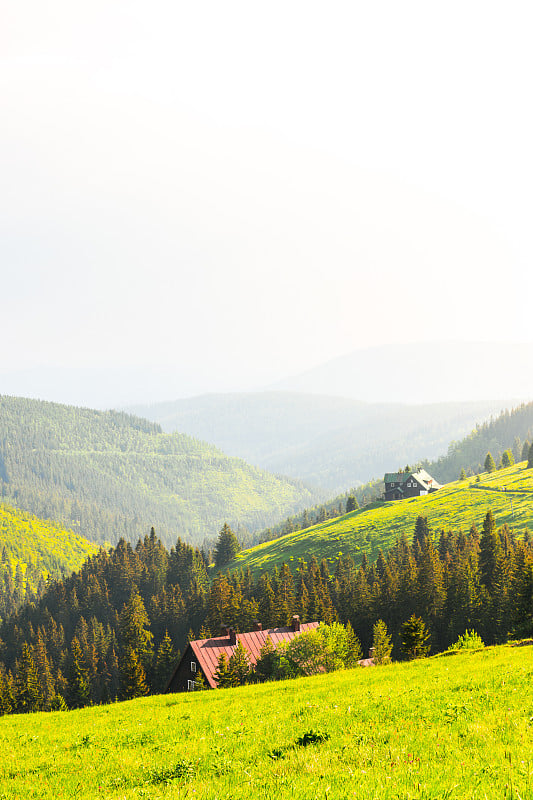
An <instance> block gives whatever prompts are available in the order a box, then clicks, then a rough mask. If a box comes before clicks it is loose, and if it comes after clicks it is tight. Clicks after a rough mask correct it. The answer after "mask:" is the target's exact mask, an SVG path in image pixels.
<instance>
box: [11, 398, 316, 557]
mask: <svg viewBox="0 0 533 800" xmlns="http://www.w3.org/2000/svg"><path fill="white" fill-rule="evenodd" d="M0 493H1V496H2V498H4V499H5V500H6V501H8V502H10V503H12V504H13V505H16V506H17V507H18V508H21V509H24V510H26V511H29V512H31V513H34V514H37V515H38V516H39V517H42V518H45V519H56V520H59V521H60V522H62V523H63V524H64V525H66V526H68V527H71V528H73V529H75V530H76V531H77V532H79V533H81V534H82V535H84V536H86V537H87V538H88V539H90V540H91V541H96V542H100V543H103V542H110V543H114V542H117V541H118V539H119V538H120V537H125V538H127V539H128V540H130V541H136V540H137V539H138V538H139V536H142V535H143V534H145V533H146V532H147V531H149V530H150V527H151V526H152V525H153V526H155V527H156V529H157V532H158V534H159V535H160V537H161V538H162V540H163V541H164V542H165V543H167V544H168V543H173V542H175V541H176V538H177V536H178V535H181V536H182V537H185V538H188V539H190V540H194V541H197V542H201V541H203V539H204V537H205V536H206V535H214V534H216V533H217V532H218V530H219V529H220V528H221V527H222V525H223V524H224V522H225V521H227V522H228V523H230V524H232V525H235V526H238V525H239V524H242V525H246V526H248V527H249V528H250V529H255V528H260V527H264V526H266V525H268V524H270V522H274V521H277V520H279V519H280V518H281V517H283V516H286V515H287V514H292V513H294V512H295V511H296V510H298V509H301V508H303V507H304V506H305V505H309V504H311V505H313V504H314V503H315V502H316V501H317V498H318V497H319V493H317V492H313V491H311V490H309V489H308V488H306V487H304V486H303V485H302V484H301V483H299V482H298V481H295V480H290V479H287V478H283V477H279V476H275V475H271V474H269V473H267V472H264V471H262V470H259V469H257V468H255V467H251V466H249V465H248V464H246V463H245V462H244V461H242V460H240V459H237V458H229V457H228V456H226V455H225V454H224V453H222V452H221V451H220V450H218V449H217V448H215V447H214V446H212V445H209V444H206V443H204V442H200V441H198V440H196V439H193V438H191V437H190V436H185V435H183V434H178V433H174V434H165V433H162V432H161V429H160V427H159V426H158V425H156V424H154V423H152V422H149V421H147V420H144V419H140V418H138V417H133V416H131V415H127V414H124V413H121V412H114V411H106V412H104V411H94V410H91V409H86V408H76V407H72V406H64V405H59V404H55V403H49V402H43V401H39V400H28V399H24V398H13V397H5V396H4V397H0Z"/></svg>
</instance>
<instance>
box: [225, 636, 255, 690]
mask: <svg viewBox="0 0 533 800" xmlns="http://www.w3.org/2000/svg"><path fill="white" fill-rule="evenodd" d="M251 676H252V666H251V663H250V657H249V656H248V652H247V650H246V648H245V647H244V645H243V643H242V642H241V641H240V640H239V641H238V642H237V647H236V648H235V650H234V651H233V653H232V655H231V656H230V660H229V662H228V672H227V678H228V680H229V685H230V686H244V684H245V683H249V681H250V678H251Z"/></svg>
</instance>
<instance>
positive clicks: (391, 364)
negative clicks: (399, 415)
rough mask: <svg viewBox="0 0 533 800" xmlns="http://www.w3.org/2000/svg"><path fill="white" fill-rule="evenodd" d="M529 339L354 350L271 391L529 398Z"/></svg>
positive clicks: (394, 398)
mask: <svg viewBox="0 0 533 800" xmlns="http://www.w3.org/2000/svg"><path fill="white" fill-rule="evenodd" d="M532 362H533V344H531V343H527V344H526V343H523V344H520V343H518V344H517V343H512V342H501V341H500V342H427V343H424V342H414V343H411V344H391V345H386V346H381V347H372V348H369V349H365V350H356V351H355V352H353V353H350V354H349V355H346V356H341V357H340V358H336V359H334V360H332V361H328V362H327V363H325V364H322V365H320V366H318V367H316V368H314V369H311V370H307V371H306V372H303V373H301V374H298V375H294V376H292V377H289V378H286V379H284V380H282V381H279V382H278V383H276V384H275V385H273V386H272V387H270V388H271V389H272V390H273V391H279V390H282V391H288V392H310V393H311V394H324V393H327V394H330V395H335V396H339V397H353V398H355V399H357V400H365V401H367V402H370V403H373V402H383V401H385V400H386V401H389V402H395V403H443V402H454V401H459V402H462V401H474V400H501V399H502V398H515V399H520V400H531V398H533V375H531V372H530V370H529V369H528V366H529V364H531V363H532Z"/></svg>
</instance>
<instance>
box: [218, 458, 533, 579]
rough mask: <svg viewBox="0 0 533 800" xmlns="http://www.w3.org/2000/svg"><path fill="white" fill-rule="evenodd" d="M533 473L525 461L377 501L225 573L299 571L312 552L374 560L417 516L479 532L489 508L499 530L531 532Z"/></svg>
mask: <svg viewBox="0 0 533 800" xmlns="http://www.w3.org/2000/svg"><path fill="white" fill-rule="evenodd" d="M532 501H533V469H526V462H522V463H521V464H515V465H513V466H512V467H508V468H507V469H501V470H498V471H497V472H494V473H491V474H489V473H484V474H482V475H480V482H479V483H476V481H475V479H473V478H469V479H467V480H464V481H454V482H453V483H448V484H446V486H444V487H443V488H442V489H440V490H439V491H438V492H434V493H433V494H429V495H426V496H424V497H413V498H408V499H406V500H397V501H394V502H387V503H385V502H378V503H373V504H372V505H369V506H365V507H364V508H363V509H358V510H357V511H352V512H351V513H350V514H345V515H344V516H342V517H338V518H336V519H329V520H327V521H326V522H323V523H320V524H318V525H313V526H312V527H311V528H306V529H305V530H302V531H296V532H294V533H288V534H286V535H285V536H282V537H280V538H279V539H275V540H273V541H271V542H266V543H264V544H260V545H257V546H256V547H253V548H250V549H248V550H243V551H242V552H241V553H239V554H238V556H237V558H236V559H235V560H234V561H233V562H231V564H229V565H226V566H225V567H224V571H226V570H228V569H229V570H231V569H234V568H239V567H242V568H243V569H246V568H247V567H250V569H251V571H252V572H253V573H255V574H257V573H260V572H262V571H270V570H271V569H273V567H274V566H277V567H280V566H281V565H282V564H283V562H286V563H288V564H289V565H290V566H293V567H296V566H297V564H298V560H299V559H303V560H304V561H307V560H308V559H309V558H310V557H311V554H313V555H315V556H316V558H317V559H318V560H319V561H320V560H321V559H323V558H325V559H327V560H328V561H329V562H330V563H331V564H333V563H334V562H335V561H336V559H337V557H338V556H339V555H341V554H342V555H351V556H352V558H354V560H355V561H356V563H357V562H358V561H359V560H360V558H361V556H362V555H363V553H366V554H367V555H368V557H369V559H370V560H373V559H375V557H376V556H377V553H378V550H379V548H382V549H383V551H384V552H386V550H387V549H388V548H389V547H390V546H391V545H392V544H394V541H395V540H396V538H397V537H398V536H400V535H401V534H402V532H404V531H405V532H406V533H407V536H408V537H409V539H410V538H411V536H412V533H413V531H414V526H415V522H416V518H417V517H418V516H427V517H428V520H429V525H430V527H431V528H432V529H433V531H439V530H441V529H444V530H450V529H452V530H454V531H455V532H458V531H459V530H461V529H462V530H463V531H465V532H466V531H468V530H469V529H470V527H471V525H472V523H475V524H476V525H477V526H478V528H480V529H481V525H482V523H483V518H484V517H485V515H486V513H487V511H488V510H489V509H491V511H492V514H493V516H494V518H495V520H496V525H497V526H498V527H500V526H501V525H503V524H504V523H507V524H508V525H509V527H510V528H513V529H514V531H515V532H516V533H517V535H521V534H523V533H524V531H525V529H526V528H528V529H529V530H533V502H532Z"/></svg>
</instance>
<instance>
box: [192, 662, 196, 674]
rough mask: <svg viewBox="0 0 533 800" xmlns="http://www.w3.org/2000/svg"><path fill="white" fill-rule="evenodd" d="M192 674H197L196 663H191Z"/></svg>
mask: <svg viewBox="0 0 533 800" xmlns="http://www.w3.org/2000/svg"><path fill="white" fill-rule="evenodd" d="M191 672H196V661H191Z"/></svg>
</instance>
